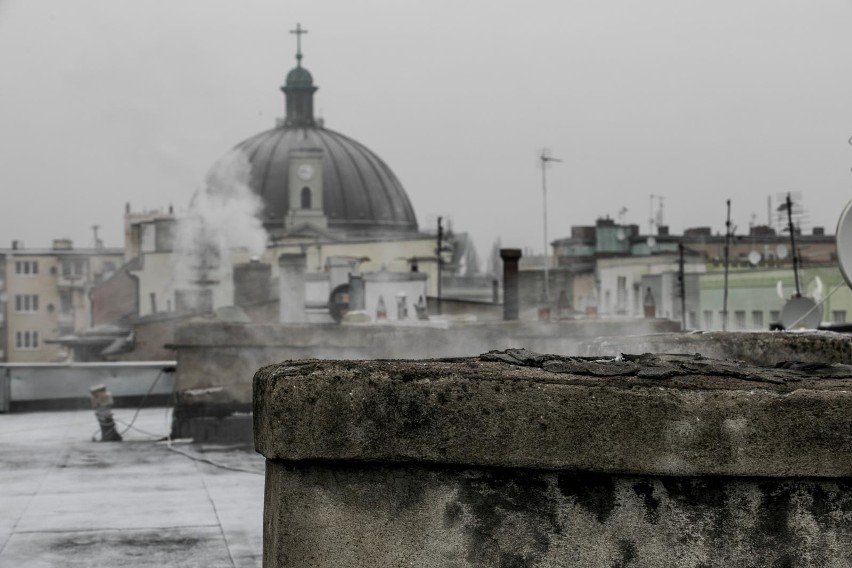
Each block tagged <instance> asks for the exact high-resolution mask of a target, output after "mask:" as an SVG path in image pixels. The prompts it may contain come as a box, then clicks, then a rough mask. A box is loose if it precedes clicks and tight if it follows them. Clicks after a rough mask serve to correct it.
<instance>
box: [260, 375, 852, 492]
mask: <svg viewBox="0 0 852 568" xmlns="http://www.w3.org/2000/svg"><path fill="white" fill-rule="evenodd" d="M705 362H706V360H705ZM554 363H559V361H555V362H554ZM623 365H624V364H623V363H614V362H611V363H599V364H595V365H592V371H590V372H595V373H597V374H600V375H605V374H606V371H605V370H604V369H605V368H606V367H611V369H612V370H611V371H610V376H594V375H593V374H586V375H579V374H572V373H561V372H559V373H555V372H548V371H545V370H543V369H541V368H535V367H521V366H516V365H507V364H504V363H500V362H493V361H484V360H482V359H467V360H461V361H452V362H442V361H429V362H402V361H371V362H352V361H340V362H318V361H308V362H305V361H289V362H286V363H282V364H280V365H273V366H269V367H265V368H263V369H261V370H260V371H258V373H257V374H256V375H255V383H254V385H255V393H254V396H255V412H254V431H255V447H256V449H257V450H258V451H259V452H260V453H262V454H263V455H264V456H266V457H267V458H268V459H281V460H313V459H323V460H340V459H358V460H374V461H406V460H412V461H417V462H429V463H444V464H460V465H483V466H495V467H522V468H544V469H566V470H576V471H598V472H609V473H633V474H644V475H647V474H656V475H745V476H770V477H788V476H794V477H807V476H818V477H847V476H852V451H850V450H852V379H849V378H810V377H808V376H807V375H806V374H804V373H800V374H799V376H795V375H796V373H795V372H794V371H789V370H785V369H777V370H771V371H770V370H759V369H754V370H753V373H754V374H757V375H761V374H762V375H763V376H765V378H766V379H768V380H770V381H779V380H780V381H786V382H781V383H780V384H777V383H773V382H765V381H760V380H747V379H744V378H734V377H731V376H712V374H711V371H709V370H704V371H698V372H689V371H686V370H684V371H682V372H681V374H678V375H674V376H671V377H670V378H644V377H639V376H617V375H619V374H623V369H624V367H623ZM649 369H653V368H651V367H649ZM847 374H848V375H849V376H852V373H849V372H848V371H847ZM743 376H748V375H743ZM790 377H793V378H790Z"/></svg>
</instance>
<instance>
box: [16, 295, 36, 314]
mask: <svg viewBox="0 0 852 568" xmlns="http://www.w3.org/2000/svg"><path fill="white" fill-rule="evenodd" d="M15 311H16V312H37V311H38V294H15Z"/></svg>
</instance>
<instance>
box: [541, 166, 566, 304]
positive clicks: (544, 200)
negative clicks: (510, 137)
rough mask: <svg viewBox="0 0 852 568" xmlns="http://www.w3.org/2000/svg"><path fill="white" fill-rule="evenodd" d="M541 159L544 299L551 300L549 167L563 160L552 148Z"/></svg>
mask: <svg viewBox="0 0 852 568" xmlns="http://www.w3.org/2000/svg"><path fill="white" fill-rule="evenodd" d="M538 158H539V160H541V194H542V205H543V209H544V301H545V302H549V301H550V273H549V269H550V266H549V265H550V250H549V247H548V244H547V173H546V172H547V167H548V164H549V163H550V162H561V161H562V160H560V159H558V158H554V157H552V156H551V155H550V150H548V149H543V150H542V151H541V153H540V154H539V157H538Z"/></svg>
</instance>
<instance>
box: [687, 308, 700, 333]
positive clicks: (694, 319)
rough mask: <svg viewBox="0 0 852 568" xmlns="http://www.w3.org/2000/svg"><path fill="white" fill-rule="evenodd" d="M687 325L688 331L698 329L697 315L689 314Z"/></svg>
mask: <svg viewBox="0 0 852 568" xmlns="http://www.w3.org/2000/svg"><path fill="white" fill-rule="evenodd" d="M687 323H688V324H689V329H696V328H697V327H698V315H697V314H696V313H695V312H689V318H688V319H687Z"/></svg>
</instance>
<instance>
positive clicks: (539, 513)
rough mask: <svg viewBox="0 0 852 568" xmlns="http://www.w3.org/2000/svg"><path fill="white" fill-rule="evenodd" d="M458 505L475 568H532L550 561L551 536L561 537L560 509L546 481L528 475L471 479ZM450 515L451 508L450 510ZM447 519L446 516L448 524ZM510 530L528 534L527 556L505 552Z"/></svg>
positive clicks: (483, 475) (514, 472)
mask: <svg viewBox="0 0 852 568" xmlns="http://www.w3.org/2000/svg"><path fill="white" fill-rule="evenodd" d="M458 504H459V506H460V507H461V508H463V509H464V510H465V511H466V512H467V513H468V515H469V516H470V520H468V521H467V524H466V526H465V531H466V532H467V534H468V537H469V542H470V545H469V549H468V554H467V559H468V561H469V562H471V563H473V564H474V565H476V566H500V567H533V566H536V565H537V562H538V561H539V560H540V559H541V558H543V557H545V556H546V555H547V551H548V549H549V548H550V541H551V535H553V534H555V533H559V532H561V527H560V523H559V519H558V517H557V513H558V509H557V507H558V504H557V502H556V500H555V499H554V498H553V496H552V494H551V483H550V482H549V480H548V478H547V476H544V475H541V474H537V473H533V472H527V471H524V470H490V471H487V472H484V473H479V474H473V475H467V476H466V479H465V483H464V484H463V485H462V486H461V488H460V491H459V495H458ZM448 510H449V507H448ZM447 518H448V515H447V512H445V522H446V521H447ZM505 526H511V527H513V529H518V528H519V527H522V529H523V530H524V531H525V534H526V538H525V539H524V540H525V545H526V548H525V550H524V551H523V552H519V551H517V550H506V549H505V548H501V543H500V542H499V539H498V537H497V535H499V534H501V533H502V532H504V527H505Z"/></svg>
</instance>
